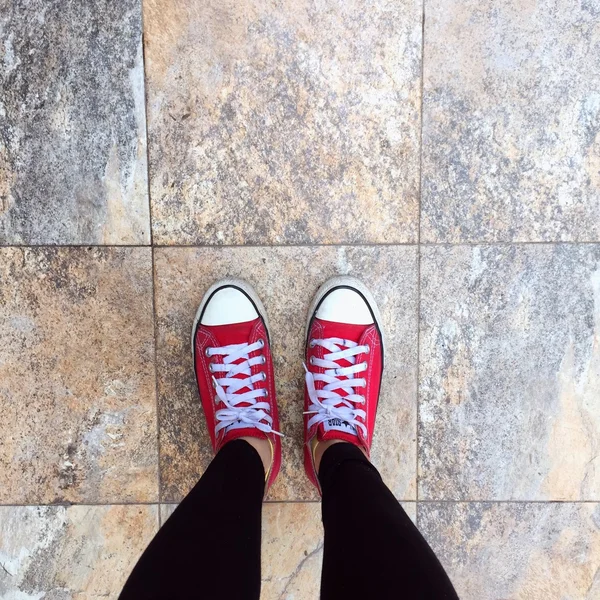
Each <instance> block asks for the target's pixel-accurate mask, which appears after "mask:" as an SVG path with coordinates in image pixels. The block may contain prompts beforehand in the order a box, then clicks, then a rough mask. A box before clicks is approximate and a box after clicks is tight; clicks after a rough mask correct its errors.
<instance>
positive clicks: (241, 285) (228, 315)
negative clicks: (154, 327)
mask: <svg viewBox="0 0 600 600" xmlns="http://www.w3.org/2000/svg"><path fill="white" fill-rule="evenodd" d="M192 355H193V357H194V369H195V371H196V381H197V382H198V391H199V392H200V400H201V401H202V407H203V408H204V414H205V416H206V421H207V424H208V431H209V433H210V439H211V441H212V446H213V450H214V451H215V452H218V451H219V450H220V449H221V448H222V447H223V445H224V444H226V443H227V442H229V441H231V440H235V439H238V438H240V437H248V436H249V437H256V438H261V439H266V440H268V441H269V443H270V444H271V456H272V461H271V467H270V469H269V472H268V473H267V474H266V482H267V486H266V490H268V489H269V487H270V486H271V485H272V484H273V482H274V481H275V478H276V477H277V474H278V473H279V469H280V467H281V443H280V440H279V437H280V435H281V434H280V433H279V432H278V429H279V418H278V415H277V403H276V400H275V380H274V376H273V361H272V358H271V348H270V344H269V332H268V329H267V317H266V312H265V309H264V306H263V305H262V302H261V301H260V299H259V298H258V296H257V295H256V292H255V291H254V290H253V289H252V287H251V286H250V285H248V284H247V283H246V282H245V281H241V280H238V279H224V280H222V281H219V282H217V283H215V284H214V285H213V286H212V287H211V288H210V289H209V290H208V291H207V292H206V294H205V295H204V298H203V299H202V302H201V303H200V307H199V308H198V312H197V313H196V318H195V320H194V327H193V329H192Z"/></svg>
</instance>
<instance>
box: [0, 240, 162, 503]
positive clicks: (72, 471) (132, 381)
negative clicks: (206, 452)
mask: <svg viewBox="0 0 600 600" xmlns="http://www.w3.org/2000/svg"><path fill="white" fill-rule="evenodd" d="M153 334H154V332H153V323H152V262H151V251H150V249H149V248H121V249H117V248H113V249H109V248H94V249H88V248H83V247H80V248H54V249H50V248H34V249H32V248H29V249H25V248H2V249H0V338H1V339H2V344H1V345H0V414H1V415H2V419H1V425H0V439H2V444H0V502H2V503H9V504H48V503H54V502H77V503H85V502H90V503H110V502H136V501H144V502H147V501H154V500H156V498H157V492H158V490H157V448H156V435H157V432H156V392H155V372H154V364H153V359H154V337H153Z"/></svg>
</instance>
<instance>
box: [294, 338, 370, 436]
mask: <svg viewBox="0 0 600 600" xmlns="http://www.w3.org/2000/svg"><path fill="white" fill-rule="evenodd" d="M310 345H311V346H312V347H314V346H322V347H323V348H325V349H326V350H328V351H329V353H328V354H324V355H323V358H317V357H316V356H312V357H311V361H310V364H311V365H313V366H316V367H322V368H324V369H325V372H324V373H313V372H311V371H309V369H308V368H307V367H306V365H304V369H305V371H306V375H305V379H306V387H307V389H308V396H309V398H310V401H311V404H310V406H309V407H308V410H307V411H305V413H304V414H307V415H313V416H312V417H311V418H310V419H309V421H308V427H309V428H310V427H312V426H313V425H315V424H319V423H323V422H324V421H328V420H329V419H340V420H342V421H345V422H346V423H349V424H350V425H354V427H359V428H360V429H361V430H362V432H363V433H364V435H365V436H367V427H366V426H365V424H364V423H362V422H361V421H359V420H358V419H359V418H361V419H364V418H365V417H366V412H365V411H364V410H363V409H362V408H357V405H361V404H365V402H366V399H365V397H364V396H362V395H360V394H357V393H356V390H355V388H361V387H362V388H364V387H366V385H367V382H366V380H365V379H364V378H356V374H357V373H361V372H362V371H365V370H366V369H367V363H366V362H362V363H358V364H356V357H357V355H359V354H363V353H366V354H368V353H369V352H370V347H369V346H368V345H364V346H359V345H358V344H357V343H356V342H353V341H352V340H343V339H341V338H327V339H323V340H317V339H312V340H310ZM344 348H345V349H344ZM344 359H345V360H346V361H348V362H349V363H350V366H348V367H342V366H340V365H339V364H338V363H339V361H341V360H344ZM341 377H344V379H341ZM317 381H322V382H324V383H325V385H324V386H323V387H322V388H321V389H317V388H316V386H315V382H317ZM336 390H339V391H343V392H345V395H342V394H340V393H339V392H338V391H336Z"/></svg>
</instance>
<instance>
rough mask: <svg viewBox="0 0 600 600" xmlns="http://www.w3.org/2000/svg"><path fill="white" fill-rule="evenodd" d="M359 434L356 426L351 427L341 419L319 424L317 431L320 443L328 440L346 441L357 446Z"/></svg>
mask: <svg viewBox="0 0 600 600" xmlns="http://www.w3.org/2000/svg"><path fill="white" fill-rule="evenodd" d="M357 437H358V432H357V431H356V427H354V425H350V424H349V423H346V422H345V421H341V419H329V421H323V423H320V424H319V428H318V429H317V439H318V440H319V441H320V442H326V441H327V440H344V441H346V442H350V443H352V444H356V439H357Z"/></svg>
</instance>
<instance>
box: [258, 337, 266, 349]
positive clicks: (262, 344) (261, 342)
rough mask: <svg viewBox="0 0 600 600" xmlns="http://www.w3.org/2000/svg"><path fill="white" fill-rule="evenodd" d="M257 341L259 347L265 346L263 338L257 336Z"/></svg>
mask: <svg viewBox="0 0 600 600" xmlns="http://www.w3.org/2000/svg"><path fill="white" fill-rule="evenodd" d="M258 343H259V344H260V347H261V348H264V347H265V340H263V339H262V338H259V340H258Z"/></svg>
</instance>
